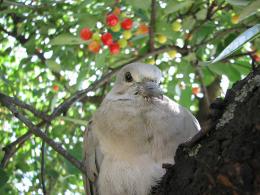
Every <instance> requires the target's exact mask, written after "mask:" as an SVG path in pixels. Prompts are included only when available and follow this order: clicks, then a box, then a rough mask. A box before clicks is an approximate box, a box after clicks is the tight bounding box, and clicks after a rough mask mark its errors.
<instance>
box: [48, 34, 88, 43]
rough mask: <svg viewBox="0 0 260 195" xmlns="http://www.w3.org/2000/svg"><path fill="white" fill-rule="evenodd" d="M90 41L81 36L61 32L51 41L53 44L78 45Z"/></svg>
mask: <svg viewBox="0 0 260 195" xmlns="http://www.w3.org/2000/svg"><path fill="white" fill-rule="evenodd" d="M88 42H89V41H83V40H82V39H81V38H80V37H79V36H78V37H75V36H73V35H71V34H60V35H58V36H57V37H55V38H54V39H52V40H51V41H50V44H51V45H78V44H87V43H88Z"/></svg>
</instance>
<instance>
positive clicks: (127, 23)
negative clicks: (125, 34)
mask: <svg viewBox="0 0 260 195" xmlns="http://www.w3.org/2000/svg"><path fill="white" fill-rule="evenodd" d="M132 26H133V21H132V19H131V18H126V19H124V20H123V22H122V23H121V27H122V28H123V29H124V30H130V29H131V28H132Z"/></svg>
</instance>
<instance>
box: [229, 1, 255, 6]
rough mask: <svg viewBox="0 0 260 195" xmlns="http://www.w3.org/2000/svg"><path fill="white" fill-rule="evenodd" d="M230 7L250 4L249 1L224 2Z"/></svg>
mask: <svg viewBox="0 0 260 195" xmlns="http://www.w3.org/2000/svg"><path fill="white" fill-rule="evenodd" d="M226 2H228V3H230V4H231V5H237V6H246V5H248V4H249V3H250V0H226Z"/></svg>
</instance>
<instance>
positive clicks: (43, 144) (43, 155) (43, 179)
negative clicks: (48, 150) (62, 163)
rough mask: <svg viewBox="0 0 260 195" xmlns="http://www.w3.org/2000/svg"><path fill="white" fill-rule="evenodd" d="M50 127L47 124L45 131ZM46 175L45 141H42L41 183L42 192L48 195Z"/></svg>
mask: <svg viewBox="0 0 260 195" xmlns="http://www.w3.org/2000/svg"><path fill="white" fill-rule="evenodd" d="M48 128H49V125H47V126H46V128H45V133H46V134H47V133H48ZM45 175H46V171H45V141H44V140H43V141H42V146H41V184H42V192H43V194H44V195H47V192H46V187H45Z"/></svg>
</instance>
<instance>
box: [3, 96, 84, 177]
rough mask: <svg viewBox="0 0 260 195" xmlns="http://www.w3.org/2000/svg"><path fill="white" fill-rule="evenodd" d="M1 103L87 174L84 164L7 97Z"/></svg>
mask: <svg viewBox="0 0 260 195" xmlns="http://www.w3.org/2000/svg"><path fill="white" fill-rule="evenodd" d="M0 102H1V103H2V105H3V106H5V107H6V108H8V109H9V110H10V111H11V112H12V113H13V115H14V116H15V117H16V118H18V119H19V120H20V121H21V122H23V123H24V124H25V125H26V126H27V127H28V128H29V130H30V131H31V132H32V133H33V134H34V135H36V136H37V137H40V138H41V139H42V140H44V141H45V142H46V143H47V144H48V145H50V146H51V147H52V148H53V149H54V150H55V151H56V152H58V153H59V154H61V155H62V156H63V157H64V158H65V159H67V160H68V161H69V162H71V163H72V164H73V165H74V166H75V167H77V168H78V169H79V170H80V171H81V172H82V173H84V174H86V169H85V166H84V164H82V163H81V162H80V161H79V160H77V159H76V158H75V157H74V156H72V155H71V154H70V153H69V152H67V151H66V150H65V149H64V148H63V147H62V146H61V144H59V143H56V142H55V141H53V140H52V139H51V138H49V137H48V136H47V135H46V134H45V133H44V132H42V131H41V130H40V129H39V128H38V127H37V126H35V125H34V124H33V123H32V122H31V121H30V120H29V119H28V118H26V117H25V116H23V115H22V114H21V113H20V112H19V111H18V110H17V109H16V108H15V106H14V105H12V104H9V101H8V100H7V98H6V96H4V95H0Z"/></svg>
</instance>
